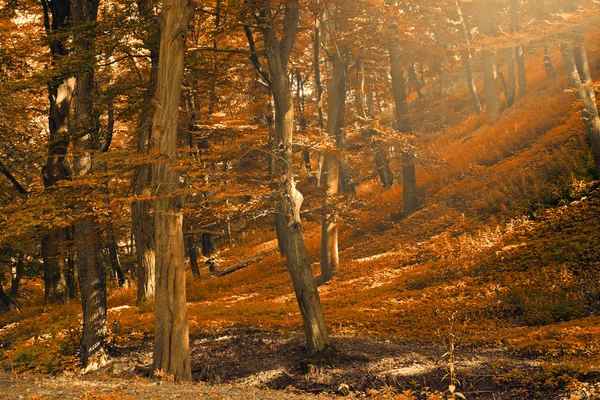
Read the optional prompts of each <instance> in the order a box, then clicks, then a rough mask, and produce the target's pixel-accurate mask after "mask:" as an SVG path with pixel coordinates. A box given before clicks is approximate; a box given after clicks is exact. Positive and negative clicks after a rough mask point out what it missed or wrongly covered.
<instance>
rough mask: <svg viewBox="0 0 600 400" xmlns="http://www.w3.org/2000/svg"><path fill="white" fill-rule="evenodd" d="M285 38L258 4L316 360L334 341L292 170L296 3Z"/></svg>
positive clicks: (289, 221)
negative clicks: (313, 268) (290, 68)
mask: <svg viewBox="0 0 600 400" xmlns="http://www.w3.org/2000/svg"><path fill="white" fill-rule="evenodd" d="M285 5H286V9H285V17H284V29H283V37H282V39H281V41H280V40H279V39H278V38H277V35H276V33H275V31H274V30H273V27H272V26H270V24H269V23H268V22H267V21H270V18H271V14H272V11H271V8H270V4H269V3H265V2H260V3H258V4H256V7H257V9H256V11H257V13H256V14H257V16H258V19H259V22H260V23H261V32H262V36H263V41H264V45H265V50H266V56H267V62H268V66H269V71H270V76H271V80H272V87H273V98H274V103H275V110H276V118H275V132H276V135H277V137H279V139H280V142H279V143H280V145H279V146H278V147H277V155H278V158H277V159H278V162H277V168H276V172H277V175H278V178H279V179H278V180H279V182H280V184H279V187H278V190H279V202H278V203H279V204H278V213H279V215H281V216H282V219H283V221H284V224H283V226H282V227H283V229H284V230H283V232H282V233H283V235H284V236H285V238H286V243H287V244H286V247H287V249H286V254H285V255H286V258H287V266H288V270H289V271H290V275H291V278H292V283H293V285H294V291H295V293H296V300H297V301H298V305H299V307H300V313H301V314H302V320H303V325H304V331H305V334H306V343H307V346H306V347H307V351H308V354H309V355H311V356H314V355H316V354H323V355H325V356H326V357H327V355H328V354H329V353H330V348H331V342H330V340H329V334H328V332H327V327H326V325H325V318H324V316H323V310H322V307H321V301H320V299H319V292H318V291H317V285H316V283H315V279H314V277H313V275H312V271H311V269H310V260H309V258H308V254H307V252H306V247H305V245H304V237H303V234H302V224H301V221H300V207H301V206H302V200H303V198H302V194H300V192H299V191H298V190H297V189H296V184H295V182H294V172H293V152H292V134H293V123H294V107H293V101H292V93H291V84H290V82H289V79H288V73H287V72H288V71H287V64H288V60H289V56H290V53H291V50H292V47H293V45H294V42H295V39H296V34H297V32H298V21H299V10H298V1H297V0H288V1H286V3H285Z"/></svg>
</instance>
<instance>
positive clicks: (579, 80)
mask: <svg viewBox="0 0 600 400" xmlns="http://www.w3.org/2000/svg"><path fill="white" fill-rule="evenodd" d="M575 46H576V47H579V50H578V51H579V52H580V56H583V55H585V44H584V43H583V40H582V39H576V44H575ZM573 47H574V46H573V45H572V44H570V43H568V42H564V43H561V44H560V51H561V54H562V58H563V61H564V63H565V68H566V70H567V74H568V76H569V84H570V85H571V87H572V88H573V89H574V90H575V95H576V96H577V98H578V99H579V100H580V101H581V102H582V104H581V117H582V119H583V122H584V124H585V128H586V130H587V133H588V138H589V140H590V144H591V145H592V154H593V155H594V160H595V161H596V169H597V171H598V172H599V173H600V118H599V117H598V107H597V105H596V94H595V93H594V87H593V86H592V82H593V81H592V78H591V75H590V72H589V66H588V63H587V55H585V56H583V57H581V59H580V68H577V61H576V57H575V50H574V48H573ZM579 69H581V72H582V74H580V71H579Z"/></svg>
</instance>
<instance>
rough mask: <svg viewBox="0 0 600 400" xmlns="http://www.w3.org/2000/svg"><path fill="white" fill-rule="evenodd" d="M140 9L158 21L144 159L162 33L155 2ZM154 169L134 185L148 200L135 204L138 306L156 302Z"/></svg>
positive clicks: (153, 29) (143, 171) (152, 40)
mask: <svg viewBox="0 0 600 400" xmlns="http://www.w3.org/2000/svg"><path fill="white" fill-rule="evenodd" d="M137 5H138V9H139V11H140V14H141V15H142V17H143V19H144V21H154V22H153V23H152V24H151V25H150V30H149V32H148V37H147V39H146V42H145V47H146V48H147V49H148V50H149V51H150V78H149V80H148V86H147V88H146V92H145V93H144V104H143V105H142V110H143V111H142V115H141V117H140V120H139V122H138V126H137V153H138V155H140V156H142V157H143V156H144V155H147V154H148V151H149V146H150V136H151V134H152V119H153V116H154V108H153V106H152V99H153V98H154V94H155V92H156V80H157V79H158V57H159V54H158V53H159V42H160V31H159V26H158V24H157V22H156V18H155V15H154V12H153V1H152V0H139V1H138V2H137ZM151 180H152V168H151V166H150V165H149V164H148V163H147V162H146V161H144V163H143V164H142V165H139V166H138V167H137V168H136V178H135V182H134V185H133V193H134V195H135V196H140V197H144V199H138V200H136V201H134V202H133V203H132V204H131V222H132V225H131V231H132V234H133V237H134V241H135V249H136V258H137V276H138V290H137V303H138V304H142V303H146V302H149V301H152V300H153V299H154V290H155V264H154V256H155V250H154V246H155V244H154V224H153V218H152V214H151V203H150V200H148V198H149V197H150V196H151V192H152V191H151V186H152V184H151Z"/></svg>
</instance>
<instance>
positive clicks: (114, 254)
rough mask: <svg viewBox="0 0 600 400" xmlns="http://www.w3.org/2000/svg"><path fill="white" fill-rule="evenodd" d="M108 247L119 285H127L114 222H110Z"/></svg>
mask: <svg viewBox="0 0 600 400" xmlns="http://www.w3.org/2000/svg"><path fill="white" fill-rule="evenodd" d="M106 247H107V248H108V254H109V257H110V266H111V268H112V270H113V273H114V274H115V278H116V279H117V284H118V285H119V287H123V285H125V275H123V270H122V269H121V263H120V262H119V250H118V248H117V242H116V240H115V229H114V227H113V226H112V224H110V223H109V226H108V232H107V235H106Z"/></svg>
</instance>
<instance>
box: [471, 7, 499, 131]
mask: <svg viewBox="0 0 600 400" xmlns="http://www.w3.org/2000/svg"><path fill="white" fill-rule="evenodd" d="M475 7H476V18H477V22H478V25H479V31H480V32H481V33H482V34H483V35H484V36H490V37H491V36H493V35H494V26H493V24H492V16H491V15H492V13H491V2H490V0H478V1H477V2H476V3H475ZM482 53H483V92H484V98H485V107H486V115H487V120H488V122H489V123H490V124H491V123H494V122H495V121H496V120H498V118H499V117H500V112H501V111H502V105H501V103H500V90H499V88H498V63H497V57H496V50H495V49H491V48H488V47H484V48H483V50H482Z"/></svg>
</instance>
